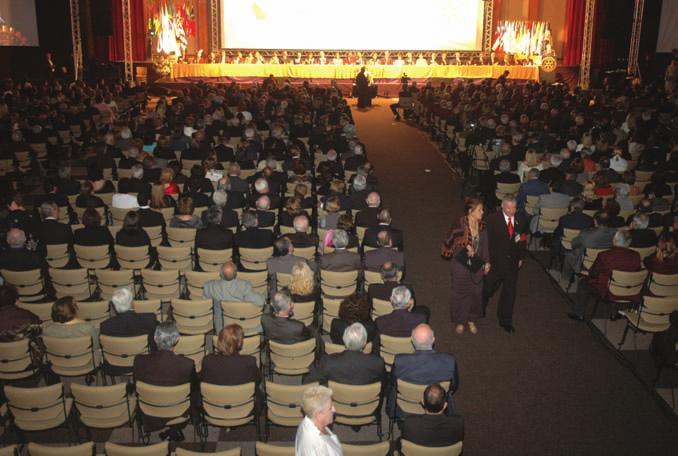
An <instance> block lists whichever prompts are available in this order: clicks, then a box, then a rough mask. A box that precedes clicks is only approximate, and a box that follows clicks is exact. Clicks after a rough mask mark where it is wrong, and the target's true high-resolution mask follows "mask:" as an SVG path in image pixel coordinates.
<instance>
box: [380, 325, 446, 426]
mask: <svg viewBox="0 0 678 456" xmlns="http://www.w3.org/2000/svg"><path fill="white" fill-rule="evenodd" d="M411 336H412V345H413V346H414V353H403V354H398V355H396V357H395V359H394V360H393V368H392V369H391V380H392V385H391V388H390V392H389V394H388V396H387V404H386V406H387V409H386V410H387V412H388V414H389V416H393V414H394V412H395V414H396V416H398V417H402V416H403V412H402V411H401V410H397V411H396V410H395V389H396V386H397V381H398V380H403V381H406V382H409V383H416V384H418V385H430V384H432V383H444V382H450V388H449V391H448V392H447V411H446V413H447V414H448V415H451V414H453V413H454V407H453V403H452V395H453V394H454V393H455V392H456V391H457V389H459V369H458V367H457V360H456V359H455V357H454V355H451V354H449V353H438V352H436V351H435V350H434V349H433V344H434V343H435V334H434V333H433V329H431V327H430V326H429V325H427V324H420V325H418V326H417V327H415V328H414V329H413V330H412V333H411Z"/></svg>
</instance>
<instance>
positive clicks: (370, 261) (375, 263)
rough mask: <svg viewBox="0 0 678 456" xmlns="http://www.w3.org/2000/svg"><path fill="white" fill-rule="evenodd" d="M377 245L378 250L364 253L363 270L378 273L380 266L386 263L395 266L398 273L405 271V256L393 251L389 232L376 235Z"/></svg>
mask: <svg viewBox="0 0 678 456" xmlns="http://www.w3.org/2000/svg"><path fill="white" fill-rule="evenodd" d="M377 244H378V245H379V248H377V249H375V250H370V251H369V252H365V256H364V262H365V269H367V270H368V271H379V270H380V268H381V266H382V265H383V264H384V263H385V262H387V261H388V262H391V263H393V264H395V265H396V266H397V267H398V270H399V271H405V254H404V253H403V252H398V251H397V250H395V249H393V243H392V242H391V233H390V232H389V231H380V232H379V233H377Z"/></svg>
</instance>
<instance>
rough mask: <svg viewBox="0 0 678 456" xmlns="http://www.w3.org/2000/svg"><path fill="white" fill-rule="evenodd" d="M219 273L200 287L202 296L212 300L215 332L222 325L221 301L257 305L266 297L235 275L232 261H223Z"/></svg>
mask: <svg viewBox="0 0 678 456" xmlns="http://www.w3.org/2000/svg"><path fill="white" fill-rule="evenodd" d="M220 275H221V278H220V279H215V280H210V281H208V282H207V283H205V286H204V287H203V289H202V295H203V297H205V298H209V299H211V300H212V309H213V310H214V328H215V329H216V331H217V332H219V331H221V329H222V328H223V327H224V319H223V315H222V311H221V301H235V302H249V303H252V304H254V305H256V306H259V307H263V306H264V304H265V303H266V298H265V297H264V296H262V295H260V294H259V293H257V292H255V291H254V289H252V284H251V283H249V282H248V281H247V280H243V279H239V278H238V277H237V275H238V270H237V268H236V267H235V264H234V263H233V262H232V261H227V262H225V263H224V265H223V266H222V268H221V274H220Z"/></svg>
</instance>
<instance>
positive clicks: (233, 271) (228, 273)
mask: <svg viewBox="0 0 678 456" xmlns="http://www.w3.org/2000/svg"><path fill="white" fill-rule="evenodd" d="M236 275H238V269H237V268H236V267H235V264H234V263H233V262H232V261H227V262H226V263H224V265H223V266H222V267H221V278H222V279H224V280H233V279H235V276H236Z"/></svg>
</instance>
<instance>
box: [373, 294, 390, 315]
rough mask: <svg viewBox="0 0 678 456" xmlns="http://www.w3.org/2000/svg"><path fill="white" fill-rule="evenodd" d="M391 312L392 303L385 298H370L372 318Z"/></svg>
mask: <svg viewBox="0 0 678 456" xmlns="http://www.w3.org/2000/svg"><path fill="white" fill-rule="evenodd" d="M391 312H393V304H391V301H386V300H385V299H377V298H372V320H376V319H377V318H379V317H381V316H382V315H388V314H390V313H391Z"/></svg>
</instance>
